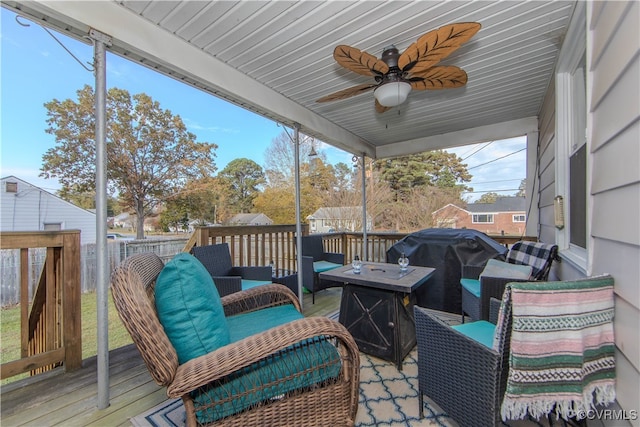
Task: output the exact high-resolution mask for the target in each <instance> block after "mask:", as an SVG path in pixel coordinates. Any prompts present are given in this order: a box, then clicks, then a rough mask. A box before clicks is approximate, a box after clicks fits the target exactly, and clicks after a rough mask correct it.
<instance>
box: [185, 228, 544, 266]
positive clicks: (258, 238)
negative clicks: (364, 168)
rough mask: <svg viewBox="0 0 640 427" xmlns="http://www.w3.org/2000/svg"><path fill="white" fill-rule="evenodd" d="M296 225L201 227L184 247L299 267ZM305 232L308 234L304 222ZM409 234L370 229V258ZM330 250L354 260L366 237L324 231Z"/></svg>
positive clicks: (507, 241) (242, 261) (506, 241)
mask: <svg viewBox="0 0 640 427" xmlns="http://www.w3.org/2000/svg"><path fill="white" fill-rule="evenodd" d="M295 232H296V227H295V225H264V226H229V227H198V228H197V229H196V231H195V232H194V233H193V235H192V236H191V238H190V239H189V241H188V242H187V244H186V245H185V247H184V251H185V252H188V251H190V250H191V248H192V247H194V246H203V245H210V244H215V243H228V244H229V248H230V250H231V256H232V259H233V260H234V265H238V266H251V265H269V263H270V261H273V262H274V264H275V266H276V267H277V268H283V269H287V270H290V271H295V270H296V258H295V253H296V252H295ZM302 234H303V235H306V234H308V226H307V225H304V226H303V228H302ZM406 235H407V233H393V232H378V233H376V232H368V233H367V252H366V253H367V261H373V262H386V254H387V250H388V249H389V248H390V247H391V246H393V245H394V244H395V243H396V242H398V241H399V240H401V239H402V238H404V237H405V236H406ZM321 236H322V240H323V242H324V248H325V250H326V251H327V252H337V253H342V254H344V256H345V262H346V263H350V262H351V260H352V259H353V257H354V256H355V255H359V256H360V257H362V256H363V254H364V253H365V251H364V239H363V235H362V233H360V232H357V233H356V232H353V233H352V232H342V233H325V234H321ZM489 237H491V238H492V239H494V240H496V241H497V242H499V243H501V244H503V245H505V246H507V247H508V246H510V245H511V244H513V243H515V242H517V241H518V240H533V241H535V240H537V239H536V238H535V237H516V236H501V235H496V236H489Z"/></svg>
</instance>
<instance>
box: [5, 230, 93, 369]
mask: <svg viewBox="0 0 640 427" xmlns="http://www.w3.org/2000/svg"><path fill="white" fill-rule="evenodd" d="M36 248H45V249H44V250H45V252H46V255H45V262H44V266H43V267H42V270H41V271H39V272H38V271H33V269H34V265H33V262H30V260H31V258H33V257H31V256H30V254H31V253H32V252H33V251H34V250H35V249H36ZM0 249H3V250H4V249H18V250H19V251H20V263H19V264H20V265H19V271H20V279H19V280H20V359H18V360H13V361H10V362H7V363H3V364H2V365H1V367H0V377H1V378H2V379H4V378H8V377H11V376H14V375H18V374H21V373H24V372H31V374H36V373H40V372H44V371H46V370H49V369H53V368H55V367H57V366H60V365H63V366H64V367H65V369H66V370H67V371H72V370H75V369H78V368H80V367H81V366H82V328H81V323H80V310H81V308H80V232H79V231H77V230H71V231H35V232H31V231H25V232H3V233H0ZM30 272H33V274H38V275H39V276H38V280H37V282H36V283H37V287H36V289H35V291H34V292H33V297H32V298H31V300H30V298H29V283H30V281H29V274H30Z"/></svg>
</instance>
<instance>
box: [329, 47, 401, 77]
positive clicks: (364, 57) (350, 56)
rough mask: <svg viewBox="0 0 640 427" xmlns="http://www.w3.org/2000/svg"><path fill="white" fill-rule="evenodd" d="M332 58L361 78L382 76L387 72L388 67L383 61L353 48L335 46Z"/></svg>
mask: <svg viewBox="0 0 640 427" xmlns="http://www.w3.org/2000/svg"><path fill="white" fill-rule="evenodd" d="M333 57H334V58H335V60H336V62H337V63H338V64H340V65H342V66H343V67H344V68H346V69H347V70H351V71H353V72H354V73H358V74H361V75H363V76H376V75H383V74H386V73H387V72H389V66H388V65H387V64H386V63H385V62H384V61H383V60H381V59H378V58H376V57H375V56H373V55H371V54H370V53H367V52H363V51H360V50H359V49H356V48H355V47H350V46H346V45H339V46H336V48H335V49H334V51H333Z"/></svg>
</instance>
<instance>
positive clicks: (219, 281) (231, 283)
mask: <svg viewBox="0 0 640 427" xmlns="http://www.w3.org/2000/svg"><path fill="white" fill-rule="evenodd" d="M211 278H212V279H213V283H215V285H216V288H217V289H218V293H219V294H220V296H221V297H224V296H227V295H230V294H232V293H235V292H240V291H241V290H242V278H241V277H240V276H211Z"/></svg>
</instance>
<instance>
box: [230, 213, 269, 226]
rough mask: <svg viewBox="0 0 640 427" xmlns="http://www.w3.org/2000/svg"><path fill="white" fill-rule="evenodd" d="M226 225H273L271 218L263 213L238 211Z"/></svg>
mask: <svg viewBox="0 0 640 427" xmlns="http://www.w3.org/2000/svg"><path fill="white" fill-rule="evenodd" d="M227 225H273V220H272V219H271V218H269V217H268V216H266V215H265V214H263V213H239V214H236V215H234V216H233V217H232V218H231V219H230V220H229V221H227Z"/></svg>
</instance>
